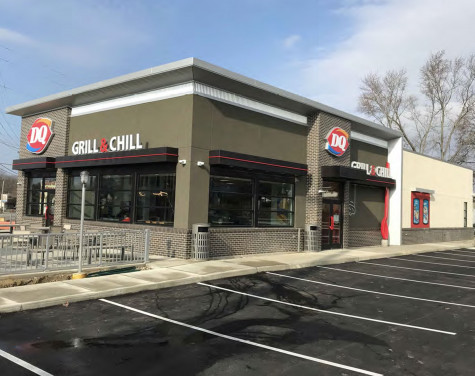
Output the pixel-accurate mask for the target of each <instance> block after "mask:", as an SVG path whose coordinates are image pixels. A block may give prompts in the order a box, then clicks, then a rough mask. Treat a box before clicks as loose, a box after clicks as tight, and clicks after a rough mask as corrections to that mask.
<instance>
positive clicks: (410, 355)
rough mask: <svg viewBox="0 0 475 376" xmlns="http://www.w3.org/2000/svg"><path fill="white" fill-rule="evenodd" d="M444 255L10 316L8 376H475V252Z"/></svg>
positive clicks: (1, 356) (2, 357)
mask: <svg viewBox="0 0 475 376" xmlns="http://www.w3.org/2000/svg"><path fill="white" fill-rule="evenodd" d="M444 253H445V255H442V253H427V254H424V256H430V257H420V256H422V255H419V256H416V255H411V256H403V257H398V258H391V259H380V260H374V261H369V262H358V263H348V264H342V265H334V266H325V267H312V268H306V269H299V270H288V271H283V272H268V273H261V274H257V275H251V276H246V277H239V278H228V279H222V280H215V281H210V282H206V283H198V284H191V285H185V286H180V287H175V288H168V289H163V290H157V291H152V292H142V293H138V294H133V295H126V296H120V297H114V298H108V299H101V300H95V301H87V302H82V303H74V304H68V305H64V306H59V307H52V308H45V309H38V310H35V311H26V312H18V313H13V314H5V315H2V316H1V317H0V323H1V325H0V350H1V351H2V352H3V353H0V367H1V369H2V375H21V374H32V372H33V373H36V374H43V375H48V374H51V375H66V374H67V375H85V374H87V375H96V374H97V375H99V374H100V375H104V374H112V373H113V374H117V375H130V374H140V375H156V374H159V373H167V374H171V375H197V374H200V375H261V374H270V373H272V374H274V375H295V374H299V375H314V374H318V375H356V374H367V375H382V374H384V375H411V374H412V375H444V376H445V375H471V374H472V373H473V369H475V359H474V358H473V349H474V345H475V323H474V319H473V317H474V313H475V298H474V296H475V295H474V291H475V270H474V269H475V264H474V263H472V262H473V260H470V258H468V257H466V261H464V260H465V259H464V258H463V257H459V256H457V257H455V256H450V254H452V255H456V254H459V255H462V254H465V255H467V256H475V250H472V249H462V250H454V251H450V252H444ZM470 253H472V255H471V254H470ZM431 257H444V258H452V257H453V258H457V259H458V258H460V260H442V259H436V258H433V259H432V258H431ZM431 260H434V261H435V262H432V261H431ZM422 261H423V262H422ZM439 261H440V262H439ZM440 264H445V265H440ZM472 267H473V269H472ZM19 362H26V364H25V363H24V364H21V365H19V364H18V363H19ZM31 367H33V368H31ZM35 367H36V368H35ZM28 369H29V370H28ZM42 372H43V373H42Z"/></svg>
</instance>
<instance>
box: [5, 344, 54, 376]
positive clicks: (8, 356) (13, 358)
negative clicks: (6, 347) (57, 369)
mask: <svg viewBox="0 0 475 376" xmlns="http://www.w3.org/2000/svg"><path fill="white" fill-rule="evenodd" d="M0 356H3V357H4V358H5V359H8V360H9V361H11V362H13V363H15V364H18V365H19V366H21V367H23V368H26V369H27V370H28V371H31V372H33V373H36V374H37V375H41V376H53V375H52V374H51V373H48V372H46V371H43V370H42V369H40V368H38V367H35V366H34V365H33V364H30V363H28V362H25V361H24V360H22V359H20V358H17V357H16V356H15V355H12V354H9V353H7V352H5V351H3V350H0Z"/></svg>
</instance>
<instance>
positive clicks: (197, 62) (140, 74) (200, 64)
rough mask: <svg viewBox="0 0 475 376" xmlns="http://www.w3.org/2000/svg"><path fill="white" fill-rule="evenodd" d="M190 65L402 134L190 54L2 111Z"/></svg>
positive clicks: (391, 133) (393, 134) (13, 112)
mask: <svg viewBox="0 0 475 376" xmlns="http://www.w3.org/2000/svg"><path fill="white" fill-rule="evenodd" d="M193 66H194V67H198V68H201V69H203V70H206V71H209V72H211V73H213V74H217V75H220V76H223V77H226V78H229V79H231V80H234V81H238V82H241V83H243V84H245V85H248V86H251V87H254V88H256V89H259V90H264V91H267V92H269V93H272V94H274V95H277V96H280V97H282V98H285V99H287V100H290V101H293V102H296V103H299V104H303V105H304V106H308V107H310V108H311V109H312V110H314V111H323V112H327V113H329V114H332V115H335V116H338V117H341V118H343V119H347V120H350V121H352V122H355V123H359V124H361V125H365V126H368V127H370V128H374V129H378V130H379V131H384V133H386V134H387V135H388V136H390V137H392V138H398V137H401V133H400V132H399V131H397V130H394V129H390V128H386V127H383V126H382V125H380V124H377V123H374V122H372V121H369V120H367V119H364V118H361V117H359V116H356V115H352V114H350V113H347V112H344V111H341V110H338V109H336V108H333V107H330V106H327V105H324V104H322V103H320V102H317V101H314V100H311V99H308V98H306V97H303V96H300V95H297V94H294V93H291V92H289V91H286V90H283V89H279V88H277V87H275V86H272V85H269V84H266V83H264V82H261V81H258V80H255V79H252V78H249V77H246V76H244V75H241V74H239V73H235V72H232V71H230V70H227V69H224V68H222V67H219V66H217V65H214V64H211V63H208V62H206V61H203V60H200V59H197V58H193V57H191V58H187V59H182V60H178V61H175V62H172V63H167V64H163V65H159V66H156V67H153V68H148V69H144V70H141V71H138V72H134V73H128V74H125V75H122V76H118V77H114V78H111V79H107V80H103V81H99V82H96V83H93V84H89V85H85V86H80V87H78V88H75V89H71V90H66V91H63V92H60V93H57V94H53V95H49V96H46V97H42V98H39V99H34V100H32V101H28V102H24V103H21V104H17V105H13V106H9V107H7V108H6V109H5V112H6V113H7V114H11V115H20V114H19V113H18V112H20V111H21V110H26V109H28V108H29V107H33V106H38V105H41V104H44V103H47V102H52V101H55V100H61V99H63V100H64V99H66V98H68V97H71V100H72V97H73V96H75V95H79V94H85V93H87V92H90V91H93V90H100V89H104V88H107V87H109V86H113V85H118V84H122V83H126V82H131V81H134V80H138V79H143V78H146V77H151V76H155V75H159V74H162V73H165V72H170V71H174V70H177V69H181V68H187V67H193ZM304 115H305V116H307V115H308V114H304Z"/></svg>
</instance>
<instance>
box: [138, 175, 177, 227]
mask: <svg viewBox="0 0 475 376" xmlns="http://www.w3.org/2000/svg"><path fill="white" fill-rule="evenodd" d="M138 180H139V182H138V190H137V194H136V196H135V197H136V222H137V223H146V224H153V225H156V224H159V225H169V226H171V225H173V220H174V216H175V213H174V209H173V206H174V202H175V174H147V175H139V178H138Z"/></svg>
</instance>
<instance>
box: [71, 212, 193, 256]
mask: <svg viewBox="0 0 475 376" xmlns="http://www.w3.org/2000/svg"><path fill="white" fill-rule="evenodd" d="M64 222H65V223H70V224H71V225H72V228H73V229H74V230H79V226H80V223H79V222H80V221H78V220H73V219H67V220H65V221H64ZM84 229H85V230H90V231H107V230H117V229H123V230H127V229H131V230H145V229H149V230H150V254H151V255H156V256H166V257H176V258H182V259H187V258H190V257H191V230H187V229H176V228H171V227H155V226H142V225H133V224H120V225H119V224H117V223H106V222H91V221H85V222H84Z"/></svg>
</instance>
